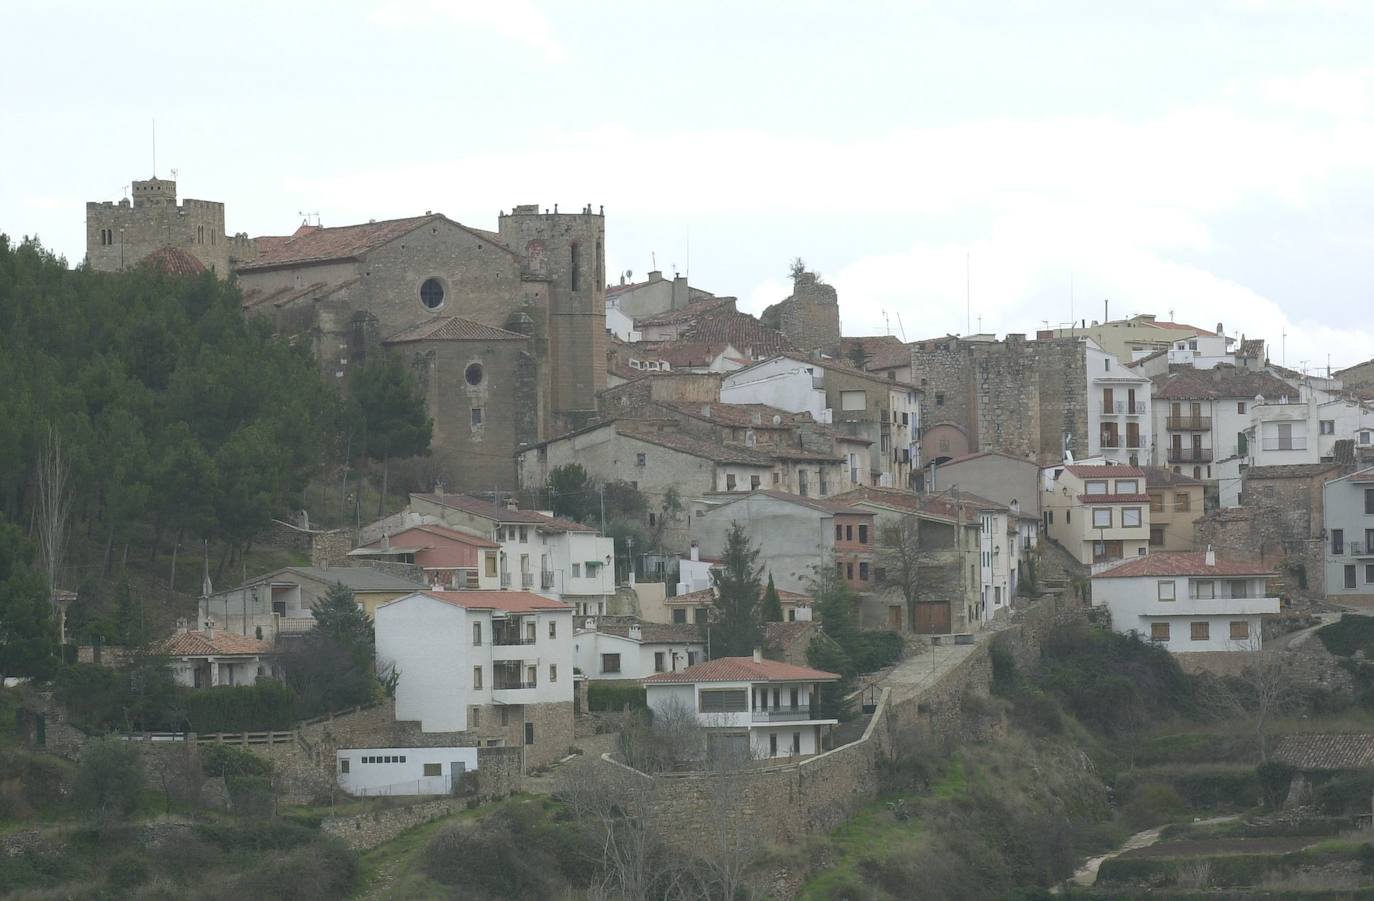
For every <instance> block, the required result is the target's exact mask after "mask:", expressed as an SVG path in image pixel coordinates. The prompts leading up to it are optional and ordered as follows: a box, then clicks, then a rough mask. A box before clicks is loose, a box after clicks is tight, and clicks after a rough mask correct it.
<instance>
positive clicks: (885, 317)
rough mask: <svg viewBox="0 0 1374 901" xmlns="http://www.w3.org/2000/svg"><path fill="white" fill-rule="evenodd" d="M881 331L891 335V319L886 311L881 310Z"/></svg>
mask: <svg viewBox="0 0 1374 901" xmlns="http://www.w3.org/2000/svg"><path fill="white" fill-rule="evenodd" d="M882 313H883V330H884V331H886V332H887V333H888V334H889V335H890V334H892V318H891V317H890V316H888V315H887V310H883V311H882Z"/></svg>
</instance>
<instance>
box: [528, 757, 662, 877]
mask: <svg viewBox="0 0 1374 901" xmlns="http://www.w3.org/2000/svg"><path fill="white" fill-rule="evenodd" d="M555 795H556V796H557V797H559V798H560V799H561V800H562V801H563V802H564V803H565V804H567V805H568V809H569V810H570V811H571V812H572V814H573V816H574V817H575V818H576V820H577V821H578V822H579V823H580V824H581V825H582V827H583V828H586V829H589V830H591V832H592V834H593V835H594V836H595V838H596V841H597V845H598V846H599V847H600V854H601V860H600V867H601V873H602V879H601V882H600V884H599V885H594V886H593V887H592V895H593V897H602V898H623V899H644V898H648V897H649V896H650V891H651V889H652V888H653V887H654V886H655V885H656V884H657V883H658V882H659V881H660V876H661V873H662V870H663V860H664V858H665V857H666V856H667V855H666V846H665V845H664V841H663V833H662V830H661V828H660V824H659V819H658V817H659V812H658V786H657V783H655V781H654V780H653V779H652V778H651V777H649V776H646V775H644V774H643V773H640V772H637V771H635V770H632V769H630V768H629V767H626V766H623V765H621V764H618V763H611V762H607V761H601V762H599V763H597V764H595V765H592V766H585V767H578V768H575V769H570V770H566V771H565V773H564V776H563V777H562V779H560V781H559V784H558V786H557V788H556V790H555Z"/></svg>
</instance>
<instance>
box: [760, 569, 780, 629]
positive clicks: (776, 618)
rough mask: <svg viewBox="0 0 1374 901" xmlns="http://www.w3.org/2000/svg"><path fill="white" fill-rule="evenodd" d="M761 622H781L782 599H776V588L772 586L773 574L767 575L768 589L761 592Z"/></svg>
mask: <svg viewBox="0 0 1374 901" xmlns="http://www.w3.org/2000/svg"><path fill="white" fill-rule="evenodd" d="M763 621H764V622H766V623H780V622H782V598H780V597H778V586H776V585H774V584H773V574H772V573H769V574H768V587H767V588H766V589H764V592H763Z"/></svg>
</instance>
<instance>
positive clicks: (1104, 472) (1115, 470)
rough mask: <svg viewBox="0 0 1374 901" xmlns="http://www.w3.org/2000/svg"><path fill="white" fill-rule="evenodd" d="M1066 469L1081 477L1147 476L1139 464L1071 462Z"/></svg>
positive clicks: (1129, 477) (1123, 477)
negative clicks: (1078, 463)
mask: <svg viewBox="0 0 1374 901" xmlns="http://www.w3.org/2000/svg"><path fill="white" fill-rule="evenodd" d="M1051 468H1052V467H1051ZM1064 470H1065V471H1066V472H1069V473H1071V474H1072V475H1076V476H1078V477H1079V478H1080V479H1131V478H1135V479H1143V478H1145V470H1143V469H1141V468H1140V467H1138V466H1075V465H1072V464H1070V465H1068V466H1065V467H1064Z"/></svg>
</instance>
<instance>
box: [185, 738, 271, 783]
mask: <svg viewBox="0 0 1374 901" xmlns="http://www.w3.org/2000/svg"><path fill="white" fill-rule="evenodd" d="M200 768H201V769H202V770H204V771H205V775H207V776H270V775H272V761H270V760H267V759H265V758H263V757H259V756H258V755H257V754H254V753H253V752H252V751H245V750H243V749H242V748H236V747H234V746H233V745H221V744H207V745H203V746H201V748H200Z"/></svg>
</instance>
